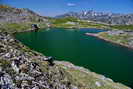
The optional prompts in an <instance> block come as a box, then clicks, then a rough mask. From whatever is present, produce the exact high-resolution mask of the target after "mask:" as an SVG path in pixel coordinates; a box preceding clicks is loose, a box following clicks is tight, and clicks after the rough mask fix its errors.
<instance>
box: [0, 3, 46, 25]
mask: <svg viewBox="0 0 133 89" xmlns="http://www.w3.org/2000/svg"><path fill="white" fill-rule="evenodd" d="M45 21H47V19H46V18H45V17H43V16H40V15H38V14H36V13H35V12H33V11H31V10H29V9H26V8H22V9H18V8H13V7H10V6H6V5H0V22H10V23H18V22H19V23H20V22H45Z"/></svg>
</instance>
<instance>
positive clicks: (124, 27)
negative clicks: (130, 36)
mask: <svg viewBox="0 0 133 89" xmlns="http://www.w3.org/2000/svg"><path fill="white" fill-rule="evenodd" d="M110 28H112V29H120V30H130V31H133V25H112V26H110Z"/></svg>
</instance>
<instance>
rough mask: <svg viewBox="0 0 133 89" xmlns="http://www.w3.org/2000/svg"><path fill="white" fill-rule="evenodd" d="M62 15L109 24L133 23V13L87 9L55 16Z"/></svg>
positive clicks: (60, 16)
mask: <svg viewBox="0 0 133 89" xmlns="http://www.w3.org/2000/svg"><path fill="white" fill-rule="evenodd" d="M64 17H76V18H78V19H81V20H90V21H96V22H102V23H106V24H111V25H133V13H130V14H121V13H107V12H95V11H93V10H88V11H82V12H68V13H65V14H63V15H58V16H56V18H64Z"/></svg>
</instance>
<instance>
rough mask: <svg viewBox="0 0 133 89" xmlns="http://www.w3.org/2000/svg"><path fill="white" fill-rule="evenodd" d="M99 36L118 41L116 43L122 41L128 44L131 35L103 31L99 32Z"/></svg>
mask: <svg viewBox="0 0 133 89" xmlns="http://www.w3.org/2000/svg"><path fill="white" fill-rule="evenodd" d="M99 36H101V37H103V38H106V39H108V40H110V41H113V42H116V43H122V44H125V45H127V44H128V38H130V37H131V36H130V35H128V34H121V35H109V34H108V33H107V32H101V33H99Z"/></svg>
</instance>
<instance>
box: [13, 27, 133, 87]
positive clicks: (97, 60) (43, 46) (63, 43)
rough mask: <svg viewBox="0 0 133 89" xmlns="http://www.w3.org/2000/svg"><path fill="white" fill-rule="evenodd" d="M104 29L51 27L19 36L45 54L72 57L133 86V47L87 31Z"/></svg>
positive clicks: (96, 31)
mask: <svg viewBox="0 0 133 89" xmlns="http://www.w3.org/2000/svg"><path fill="white" fill-rule="evenodd" d="M102 31H104V30H100V29H91V28H82V29H63V28H51V29H41V30H39V31H38V32H24V33H17V34H15V37H16V38H17V39H18V40H19V41H21V42H22V43H23V44H25V45H26V46H28V47H30V48H31V49H33V50H35V51H38V52H40V53H43V54H44V55H45V56H53V57H55V58H56V59H57V60H59V61H69V62H71V63H73V64H75V65H77V66H82V67H85V68H87V69H89V70H91V71H93V72H96V73H99V74H102V75H104V76H106V77H109V78H111V79H113V80H114V81H115V82H120V83H123V84H125V85H127V86H129V87H132V88H133V50H131V49H128V48H126V47H122V46H119V45H116V44H112V43H110V42H106V41H104V40H101V39H99V38H96V37H92V36H87V35H85V33H86V32H90V33H98V32H102Z"/></svg>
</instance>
